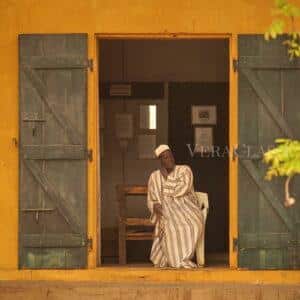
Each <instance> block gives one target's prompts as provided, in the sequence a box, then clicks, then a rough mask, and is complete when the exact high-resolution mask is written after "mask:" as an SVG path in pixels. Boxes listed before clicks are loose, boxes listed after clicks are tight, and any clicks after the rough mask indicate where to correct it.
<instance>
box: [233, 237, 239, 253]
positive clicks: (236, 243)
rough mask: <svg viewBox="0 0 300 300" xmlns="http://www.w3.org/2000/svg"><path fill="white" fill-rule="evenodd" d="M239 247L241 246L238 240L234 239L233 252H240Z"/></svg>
mask: <svg viewBox="0 0 300 300" xmlns="http://www.w3.org/2000/svg"><path fill="white" fill-rule="evenodd" d="M238 246H239V240H238V238H233V240H232V250H233V251H238Z"/></svg>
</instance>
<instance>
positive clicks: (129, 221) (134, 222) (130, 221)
mask: <svg viewBox="0 0 300 300" xmlns="http://www.w3.org/2000/svg"><path fill="white" fill-rule="evenodd" d="M125 224H126V225H127V226H138V225H142V226H151V227H153V226H154V225H153V224H152V223H151V222H150V220H149V219H143V218H126V220H125Z"/></svg>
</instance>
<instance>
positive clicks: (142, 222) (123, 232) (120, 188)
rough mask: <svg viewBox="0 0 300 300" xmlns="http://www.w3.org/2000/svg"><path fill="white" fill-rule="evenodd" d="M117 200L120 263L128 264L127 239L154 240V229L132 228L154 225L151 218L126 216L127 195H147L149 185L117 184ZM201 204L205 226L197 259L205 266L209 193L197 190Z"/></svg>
mask: <svg viewBox="0 0 300 300" xmlns="http://www.w3.org/2000/svg"><path fill="white" fill-rule="evenodd" d="M116 188H117V201H118V212H119V220H118V221H119V264H126V261H127V259H126V258H127V257H126V241H128V240H135V241H137V240H152V239H153V230H152V231H151V232H149V231H145V232H141V231H135V230H133V229H130V227H133V226H145V227H152V228H154V225H153V224H152V223H151V222H150V220H149V218H147V219H145V218H127V217H126V196H132V195H135V196H137V195H145V196H147V186H144V185H117V187H116ZM196 195H197V200H198V204H199V206H200V207H201V208H202V214H203V219H204V224H203V226H204V228H203V232H202V235H201V236H200V238H199V240H198V243H197V246H196V259H197V265H198V266H199V267H202V266H204V263H205V259H204V256H205V255H204V246H205V243H204V240H205V222H206V216H207V213H208V208H209V205H208V195H207V194H206V193H201V192H196Z"/></svg>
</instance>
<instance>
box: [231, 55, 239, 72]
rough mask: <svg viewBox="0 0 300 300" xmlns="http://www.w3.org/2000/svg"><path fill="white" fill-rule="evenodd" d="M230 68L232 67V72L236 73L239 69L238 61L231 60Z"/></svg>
mask: <svg viewBox="0 0 300 300" xmlns="http://www.w3.org/2000/svg"><path fill="white" fill-rule="evenodd" d="M232 66H233V71H234V72H237V71H238V68H239V61H238V59H236V58H234V59H233V61H232Z"/></svg>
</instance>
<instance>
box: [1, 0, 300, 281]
mask: <svg viewBox="0 0 300 300" xmlns="http://www.w3.org/2000/svg"><path fill="white" fill-rule="evenodd" d="M293 2H294V3H296V4H299V5H300V1H299V0H297V1H293ZM272 3H273V1H271V0H268V1H263V2H261V1H258V0H255V1H249V0H244V1H240V0H233V1H231V2H228V1H227V2H224V1H222V0H215V1H209V2H202V1H198V0H189V1H188V0H187V1H179V0H165V1H163V2H162V1H158V0H153V1H148V2H147V1H136V0H132V1H114V0H102V1H99V0H78V1H76V3H75V2H74V1H71V0H59V1H58V0H54V1H53V0H52V1H37V0H2V1H1V2H0V20H1V22H0V34H1V39H0V57H1V70H0V81H1V90H0V98H1V100H2V103H1V110H0V120H1V121H0V124H1V126H0V144H1V148H0V157H1V159H0V165H1V168H0V182H1V193H2V197H1V199H2V200H1V201H0V220H1V222H0V236H1V242H2V245H4V246H2V247H1V250H0V251H1V253H0V254H1V255H0V269H16V268H17V265H18V262H17V257H18V244H17V242H18V231H17V228H18V149H17V147H16V145H15V140H14V139H17V140H18V49H17V37H18V34H19V33H74V32H87V33H88V34H89V55H90V57H91V58H94V60H95V61H96V57H97V56H96V36H95V34H97V33H98V34H108V35H112V34H120V35H122V34H130V33H131V34H132V33H135V34H141V35H142V36H144V37H154V36H156V37H157V34H164V35H168V34H170V35H169V36H170V37H174V36H173V35H172V33H187V34H190V35H193V34H196V35H197V34H210V35H211V34H224V33H228V34H231V35H232V37H233V38H232V43H231V51H232V56H236V34H239V33H263V32H264V30H265V28H266V26H267V25H268V24H269V23H270V7H271V5H272ZM297 26H299V24H297ZM150 33H151V34H150ZM100 76H101V74H100ZM235 76H236V75H234V74H233V73H231V75H230V78H231V80H233V81H234V80H236V79H235ZM88 88H89V94H88V97H89V101H88V119H89V120H88V122H89V123H88V132H89V138H88V146H89V148H91V149H93V150H94V154H95V153H97V151H98V148H97V145H98V140H97V134H96V133H97V130H98V128H97V121H98V114H97V112H98V109H97V108H98V102H97V65H96V69H95V71H94V72H90V73H89V84H88ZM230 95H231V99H230V106H231V119H230V130H231V135H230V141H231V146H232V145H234V144H235V142H237V134H236V132H237V104H236V88H233V89H231V92H230ZM8 116H9V117H8ZM95 157H96V155H94V158H95ZM96 166H97V158H96V159H94V160H93V161H92V162H90V163H89V171H88V177H89V184H88V191H89V199H88V211H89V214H88V220H89V221H88V230H89V235H90V236H91V237H93V238H94V248H93V250H92V251H91V252H90V253H89V262H88V266H89V267H90V268H94V267H95V266H96V253H97V251H96V250H97V249H96V247H95V246H96V245H97V243H96V236H97V235H96V233H97V226H96V225H97V215H96V212H97V199H98V188H97V186H98V178H97V168H96ZM236 170H237V168H236V163H235V162H231V173H230V178H231V186H230V197H231V199H232V198H234V199H236V195H237V194H236V189H237V186H236V183H235V180H234V178H235V177H236ZM230 209H231V223H230V228H231V234H232V235H233V236H235V235H236V233H237V232H236V221H237V215H236V211H237V203H236V201H233V202H232V201H231V202H230ZM231 247H232V245H231ZM235 260H236V258H235V256H234V255H232V256H231V257H230V261H231V265H232V266H234V265H236V261H235ZM141 271H142V270H141ZM22 272H25V271H22ZM26 272H27V271H26ZM35 272H38V271H34V272H33V271H32V272H31V271H29V273H28V274H30V276H34V274H40V273H35ZM56 272H57V271H55V273H54V272H51V271H44V273H43V274H47V276H50V277H51V276H55V275H53V274H56ZM68 272H69V271H68ZM76 272H77V271H71V273H65V275H61V276H62V277H61V278H63V277H64V276H68V275H67V274H73V275H72V278H76V277H78V278H79V277H81V275H82V274H83V273H82V271H81V272H79V273H76ZM86 272H87V271H86ZM101 272H102V271H101ZM103 272H104V273H103V274H105V270H103ZM106 272H107V271H106ZM219 272H221V273H220V276H221V277H222V278H224V277H226V276H227V275H228V274H227V273H226V274H227V275H224V274H225V273H224V274H223V271H219ZM224 272H225V271H224ZM16 274H20V276H23V275H21V274H23V273H19V272H18V273H16ZM26 274H27V273H26ZM59 274H64V273H61V272H60V273H59ZM76 274H77V275H76ZM85 274H87V275H86V276H87V277H89V276H91V277H92V276H93V275H92V273H85ZM167 274H169V273H167ZM174 274H175V273H174ZM195 274H196V273H195ZM221 274H223V275H221ZM249 274H252V273H249ZM253 274H254V275H251V276H253V277H255V276H257V275H255V274H257V273H253ZM262 274H267V277H268V278H272V276H273V274H279V272H277V273H276V272H272V273H262ZM280 274H281V275H282V274H285V273H282V272H281V273H280ZM287 274H293V273H290V272H287ZM18 276H19V275H18ZM164 276H165V275H164ZM172 276H175V275H172ZM274 276H279V275H274ZM282 276H283V275H282ZM285 276H288V277H285ZM217 277H218V276H217ZM217 277H216V278H217ZM221 277H220V279H221ZM283 277H284V278H290V277H289V275H284V276H283ZM274 278H275V277H274ZM199 279H200V278H199Z"/></svg>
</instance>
